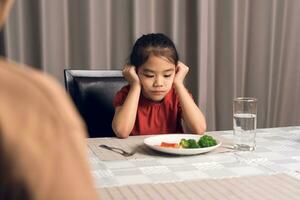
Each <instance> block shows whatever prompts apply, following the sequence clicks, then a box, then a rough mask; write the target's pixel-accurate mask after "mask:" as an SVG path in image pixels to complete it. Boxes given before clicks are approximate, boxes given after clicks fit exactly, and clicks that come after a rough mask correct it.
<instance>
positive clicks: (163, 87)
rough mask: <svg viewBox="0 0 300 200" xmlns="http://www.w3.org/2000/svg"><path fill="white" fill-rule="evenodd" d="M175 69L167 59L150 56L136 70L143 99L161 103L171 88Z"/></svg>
mask: <svg viewBox="0 0 300 200" xmlns="http://www.w3.org/2000/svg"><path fill="white" fill-rule="evenodd" d="M175 69H176V67H175V65H174V64H173V63H171V62H170V61H169V60H168V59H167V58H164V57H158V56H154V55H150V56H149V58H148V60H147V62H145V63H144V64H143V65H141V66H140V67H139V68H138V76H139V78H140V81H141V85H142V94H143V95H144V97H146V98H147V99H150V100H152V101H161V100H162V99H163V98H164V97H165V96H166V94H167V93H168V92H169V91H170V89H171V88H172V85H173V80H174V77H175Z"/></svg>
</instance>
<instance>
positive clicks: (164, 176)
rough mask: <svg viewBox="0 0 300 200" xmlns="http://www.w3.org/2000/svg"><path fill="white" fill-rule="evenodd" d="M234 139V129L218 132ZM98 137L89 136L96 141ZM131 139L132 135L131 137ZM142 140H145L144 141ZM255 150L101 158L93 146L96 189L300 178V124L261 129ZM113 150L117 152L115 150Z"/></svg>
mask: <svg viewBox="0 0 300 200" xmlns="http://www.w3.org/2000/svg"><path fill="white" fill-rule="evenodd" d="M215 133H217V134H220V135H222V136H223V137H225V138H227V139H229V140H230V139H232V137H233V135H232V131H219V132H215ZM93 140H95V139H88V142H93ZM128 140H130V137H129V139H128ZM141 142H142V141H141ZM256 144H257V146H256V150H255V151H254V152H229V153H221V154H203V155H197V156H192V157H191V156H189V157H170V158H168V157H157V156H155V157H147V158H143V159H129V160H113V161H101V160H100V159H99V158H98V157H97V155H96V154H95V153H94V152H93V151H92V149H89V152H88V153H89V162H90V166H91V172H92V175H93V177H94V180H95V185H96V188H105V187H113V186H129V185H135V184H150V183H151V184H157V183H170V182H181V181H189V180H212V179H224V178H234V177H249V176H265V175H274V174H275V175H276V174H279V173H284V174H286V175H289V176H291V177H294V178H298V179H299V178H300V127H298V126H297V127H296V126H293V127H281V128H272V129H258V130H257V135H256ZM112 153H113V152H112Z"/></svg>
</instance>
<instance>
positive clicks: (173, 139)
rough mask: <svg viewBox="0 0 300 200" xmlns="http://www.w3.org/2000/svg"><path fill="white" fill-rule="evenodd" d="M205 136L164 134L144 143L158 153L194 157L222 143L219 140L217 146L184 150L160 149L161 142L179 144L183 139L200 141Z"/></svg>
mask: <svg viewBox="0 0 300 200" xmlns="http://www.w3.org/2000/svg"><path fill="white" fill-rule="evenodd" d="M202 136H203V135H194V134H163V135H157V136H152V137H148V138H146V139H145V140H144V143H145V144H146V145H147V146H148V147H150V148H151V149H154V150H156V151H160V152H164V153H170V154H177V155H194V154H200V153H206V152H209V151H212V150H214V149H216V148H218V147H219V146H220V145H221V144H222V142H220V141H218V140H217V145H215V146H212V147H205V148H195V149H183V148H168V147H160V146H159V145H160V144H161V142H169V143H179V142H180V140H181V139H183V138H184V139H194V140H196V141H198V140H199V139H200V138H201V137H202Z"/></svg>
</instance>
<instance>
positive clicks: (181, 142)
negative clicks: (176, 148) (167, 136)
mask: <svg viewBox="0 0 300 200" xmlns="http://www.w3.org/2000/svg"><path fill="white" fill-rule="evenodd" d="M179 145H180V146H181V147H182V148H185V149H186V148H189V142H188V141H187V140H186V139H181V140H180V143H179Z"/></svg>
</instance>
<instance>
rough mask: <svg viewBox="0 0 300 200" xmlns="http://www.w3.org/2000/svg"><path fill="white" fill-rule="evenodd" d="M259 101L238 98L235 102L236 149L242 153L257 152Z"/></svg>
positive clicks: (234, 131) (234, 127)
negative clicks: (256, 137)
mask: <svg viewBox="0 0 300 200" xmlns="http://www.w3.org/2000/svg"><path fill="white" fill-rule="evenodd" d="M256 114H257V99H256V98H253V97H238V98H235V99H234V100H233V135H234V148H235V149H237V150H240V151H253V150H255V145H256V144H255V136H256V121H257V120H256Z"/></svg>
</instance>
